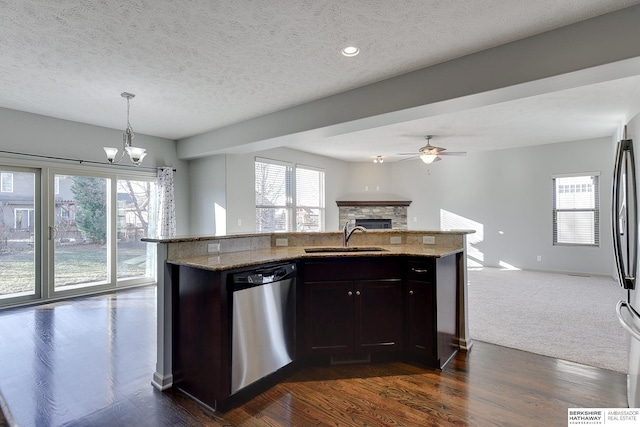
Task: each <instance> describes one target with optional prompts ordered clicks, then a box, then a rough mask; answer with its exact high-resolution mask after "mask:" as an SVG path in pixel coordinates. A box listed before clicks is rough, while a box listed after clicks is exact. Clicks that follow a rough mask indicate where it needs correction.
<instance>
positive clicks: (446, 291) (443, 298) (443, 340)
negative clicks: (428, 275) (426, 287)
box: [435, 255, 459, 367]
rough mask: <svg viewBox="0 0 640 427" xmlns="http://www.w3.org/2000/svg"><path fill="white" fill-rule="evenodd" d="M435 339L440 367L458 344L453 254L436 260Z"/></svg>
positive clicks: (456, 269)
mask: <svg viewBox="0 0 640 427" xmlns="http://www.w3.org/2000/svg"><path fill="white" fill-rule="evenodd" d="M436 275H437V278H436V307H435V308H436V311H437V321H436V325H437V328H436V339H437V343H438V344H437V345H438V361H439V365H440V367H443V366H444V365H446V363H447V362H448V361H449V359H451V357H453V356H454V355H455V354H456V352H457V351H458V349H459V344H458V318H459V313H458V268H457V260H456V256H455V255H449V256H446V257H443V258H438V259H437V260H436Z"/></svg>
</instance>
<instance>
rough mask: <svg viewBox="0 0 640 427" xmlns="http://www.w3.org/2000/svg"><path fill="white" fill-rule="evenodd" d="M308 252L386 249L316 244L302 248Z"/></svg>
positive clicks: (383, 250) (374, 250) (381, 250)
mask: <svg viewBox="0 0 640 427" xmlns="http://www.w3.org/2000/svg"><path fill="white" fill-rule="evenodd" d="M304 251H305V252H306V253H308V254H311V253H319V252H385V251H387V249H384V248H379V247H376V246H347V247H344V246H318V247H314V248H304Z"/></svg>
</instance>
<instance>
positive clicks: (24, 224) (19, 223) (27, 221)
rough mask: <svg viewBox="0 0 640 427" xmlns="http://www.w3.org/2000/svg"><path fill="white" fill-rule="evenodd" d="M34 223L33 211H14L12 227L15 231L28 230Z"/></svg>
mask: <svg viewBox="0 0 640 427" xmlns="http://www.w3.org/2000/svg"><path fill="white" fill-rule="evenodd" d="M33 223H34V210H33V209H16V210H15V211H14V215H13V227H14V228H15V229H16V230H24V229H30V228H31V226H32V224H33Z"/></svg>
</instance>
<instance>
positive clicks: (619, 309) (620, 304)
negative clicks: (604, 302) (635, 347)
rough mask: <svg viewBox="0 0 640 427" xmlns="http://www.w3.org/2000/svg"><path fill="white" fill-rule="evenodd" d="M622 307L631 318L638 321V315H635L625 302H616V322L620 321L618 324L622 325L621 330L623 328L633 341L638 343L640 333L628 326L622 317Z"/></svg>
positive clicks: (630, 325) (633, 327) (632, 326)
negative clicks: (635, 340)
mask: <svg viewBox="0 0 640 427" xmlns="http://www.w3.org/2000/svg"><path fill="white" fill-rule="evenodd" d="M622 307H624V308H626V309H627V310H628V311H629V313H631V316H632V317H635V318H636V319H638V315H637V314H636V313H635V310H633V309H632V308H631V307H629V304H628V303H627V302H626V301H618V304H617V305H616V314H617V315H618V320H619V321H620V324H621V325H622V327H623V328H625V329H626V330H627V332H629V333H630V334H631V335H632V336H633V337H634V338H635V339H637V340H638V341H640V331H638V329H637V328H636V327H635V326H634V325H632V324H629V323H628V322H627V321H626V320H625V319H624V317H622Z"/></svg>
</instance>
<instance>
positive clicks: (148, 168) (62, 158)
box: [0, 150, 177, 172]
mask: <svg viewBox="0 0 640 427" xmlns="http://www.w3.org/2000/svg"><path fill="white" fill-rule="evenodd" d="M0 153H5V154H14V155H18V156H27V157H38V158H41V159H49V160H63V161H66V162H78V163H79V164H83V163H89V164H92V165H101V166H107V165H108V163H103V162H96V161H93V160H82V159H70V158H67V157H56V156H45V155H42V154H30V153H18V152H17V151H7V150H0ZM116 167H118V168H130V169H137V170H140V169H147V170H157V169H160V168H162V167H163V166H159V167H156V168H153V167H149V166H134V165H117V166H116ZM173 171H174V172H177V171H176V169H175V168H173Z"/></svg>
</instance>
